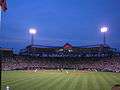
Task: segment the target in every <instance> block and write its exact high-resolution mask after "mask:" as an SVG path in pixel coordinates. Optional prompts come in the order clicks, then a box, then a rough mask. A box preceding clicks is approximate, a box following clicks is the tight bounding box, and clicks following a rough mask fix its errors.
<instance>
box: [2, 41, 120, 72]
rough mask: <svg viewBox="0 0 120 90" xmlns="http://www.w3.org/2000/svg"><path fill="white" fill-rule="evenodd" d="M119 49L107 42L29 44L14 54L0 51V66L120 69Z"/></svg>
mask: <svg viewBox="0 0 120 90" xmlns="http://www.w3.org/2000/svg"><path fill="white" fill-rule="evenodd" d="M8 52H9V51H8ZM119 60H120V52H119V51H118V50H117V49H114V48H111V47H110V46H108V45H102V44H100V45H89V46H72V45H71V44H69V43H66V44H65V45H63V47H58V46H56V47H53V46H42V45H29V46H27V47H26V48H25V49H22V50H20V54H18V55H9V57H6V56H5V55H2V70H35V69H38V70H42V69H47V70H48V69H70V70H71V69H72V70H87V71H110V72H120V61H119Z"/></svg>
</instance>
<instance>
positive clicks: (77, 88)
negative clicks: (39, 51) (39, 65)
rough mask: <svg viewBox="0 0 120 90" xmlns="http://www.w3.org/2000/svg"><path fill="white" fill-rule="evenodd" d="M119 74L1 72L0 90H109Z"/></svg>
mask: <svg viewBox="0 0 120 90" xmlns="http://www.w3.org/2000/svg"><path fill="white" fill-rule="evenodd" d="M116 84H120V73H112V72H85V71H73V70H64V71H62V72H61V71H58V70H48V71H47V70H41V71H36V72H35V71H2V76H1V90H7V88H8V87H9V90H111V88H112V87H113V86H114V85H116Z"/></svg>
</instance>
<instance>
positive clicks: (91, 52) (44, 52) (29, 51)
mask: <svg viewBox="0 0 120 90" xmlns="http://www.w3.org/2000/svg"><path fill="white" fill-rule="evenodd" d="M20 55H23V56H38V57H97V58H98V57H111V56H120V52H119V51H118V50H117V49H115V48H111V47H110V46H109V45H103V44H98V45H88V46H72V45H71V44H69V43H66V44H65V45H64V46H61V47H60V46H43V45H29V46H27V47H26V48H25V49H21V50H20Z"/></svg>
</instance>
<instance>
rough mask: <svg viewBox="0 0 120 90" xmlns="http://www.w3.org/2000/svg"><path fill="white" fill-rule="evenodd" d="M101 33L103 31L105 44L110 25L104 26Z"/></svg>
mask: <svg viewBox="0 0 120 90" xmlns="http://www.w3.org/2000/svg"><path fill="white" fill-rule="evenodd" d="M100 30H101V33H103V44H104V45H105V44H106V33H107V32H108V27H102V28H101V29H100Z"/></svg>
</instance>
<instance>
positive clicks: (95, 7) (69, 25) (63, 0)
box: [0, 0, 120, 50]
mask: <svg viewBox="0 0 120 90" xmlns="http://www.w3.org/2000/svg"><path fill="white" fill-rule="evenodd" d="M7 3H8V10H7V12H6V13H4V14H3V17H2V20H3V22H2V30H1V31H0V47H7V48H14V50H19V49H21V48H24V47H25V46H26V45H29V44H30V35H29V33H28V31H29V28H36V29H37V34H36V35H35V44H37V45H47V46H63V45H64V43H70V44H72V45H73V46H83V45H94V44H100V43H103V42H102V41H103V34H102V33H101V32H100V28H101V27H102V26H107V27H109V32H107V34H106V36H107V44H108V45H110V46H111V47H115V48H120V0H7Z"/></svg>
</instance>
